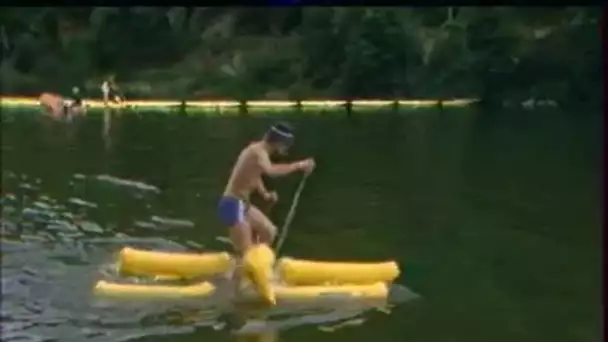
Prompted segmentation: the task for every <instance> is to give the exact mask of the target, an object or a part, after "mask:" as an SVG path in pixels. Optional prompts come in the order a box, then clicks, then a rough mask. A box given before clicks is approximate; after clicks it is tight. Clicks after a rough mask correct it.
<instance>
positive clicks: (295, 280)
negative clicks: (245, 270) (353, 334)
mask: <svg viewBox="0 0 608 342" xmlns="http://www.w3.org/2000/svg"><path fill="white" fill-rule="evenodd" d="M277 271H278V273H279V275H280V277H281V280H283V281H284V282H285V283H286V284H288V285H322V284H373V283H376V282H385V283H390V282H392V281H393V280H395V278H397V277H398V276H399V265H397V263H396V262H394V261H388V262H378V263H354V262H353V263H350V262H321V261H306V260H294V259H291V258H282V259H280V260H279V262H278V265H277Z"/></svg>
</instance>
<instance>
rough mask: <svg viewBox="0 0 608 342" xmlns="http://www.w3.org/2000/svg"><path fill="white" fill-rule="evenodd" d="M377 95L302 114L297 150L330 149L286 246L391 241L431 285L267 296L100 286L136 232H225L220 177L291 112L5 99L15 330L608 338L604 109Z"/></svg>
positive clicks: (341, 255)
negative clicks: (176, 112)
mask: <svg viewBox="0 0 608 342" xmlns="http://www.w3.org/2000/svg"><path fill="white" fill-rule="evenodd" d="M380 114H381V113H379V115H370V116H361V117H353V118H350V119H349V120H344V118H339V117H335V116H331V115H324V116H317V117H315V118H313V119H303V118H293V121H294V123H295V125H296V127H297V132H298V142H297V144H296V145H295V146H294V151H293V154H294V157H296V158H297V157H302V156H308V155H310V154H313V155H314V156H315V157H316V158H317V164H318V168H317V170H316V171H315V173H314V174H313V176H312V177H311V179H310V181H308V182H307V185H306V189H305V191H304V192H303V194H302V198H301V200H300V202H299V204H298V212H297V215H296V216H297V217H296V218H295V220H294V222H293V226H292V227H291V228H290V231H289V236H288V238H287V240H286V243H285V246H284V249H283V250H284V251H285V253H288V254H289V256H293V257H295V258H301V259H316V260H384V259H393V258H394V259H396V260H397V261H398V262H399V263H400V265H401V266H402V275H401V277H400V278H399V279H398V283H400V284H402V285H403V284H405V285H407V286H408V287H411V288H412V289H413V290H414V291H416V292H419V293H421V294H422V295H424V300H421V301H414V302H411V303H410V302H408V301H409V300H411V299H413V298H417V295H415V294H414V293H413V292H411V291H410V290H408V288H406V287H404V286H394V288H392V289H391V298H390V303H391V305H390V307H386V306H385V305H373V304H369V303H368V304H366V305H363V304H362V303H353V302H348V301H340V300H339V298H332V299H331V300H329V299H324V300H322V301H317V302H315V303H307V305H305V306H303V305H296V304H293V305H291V304H290V305H286V306H282V307H280V308H275V309H272V310H260V309H259V308H256V307H243V306H240V305H239V306H237V307H234V306H233V305H232V304H231V303H230V302H227V301H226V300H222V297H221V296H218V298H210V299H209V300H189V301H158V300H155V301H151V300H149V301H136V300H127V299H108V298H98V297H94V296H93V295H92V287H93V285H94V284H95V283H96V282H97V281H98V280H99V279H106V280H110V281H112V280H118V277H117V275H116V272H115V265H114V261H115V254H116V252H117V251H119V250H120V249H121V248H122V247H123V246H125V245H130V246H134V247H139V248H148V249H159V250H173V251H187V250H191V251H206V250H207V251H209V250H226V249H228V245H227V244H226V243H225V239H224V238H223V237H224V236H225V235H226V229H225V228H224V227H222V226H221V225H220V224H219V223H218V222H217V220H215V219H213V218H214V217H215V210H216V200H217V196H218V195H219V194H220V193H221V191H222V190H223V187H224V186H225V181H226V179H227V177H228V172H229V169H230V167H231V166H232V163H233V162H234V158H235V157H236V155H237V154H238V152H239V149H240V148H242V147H243V146H244V145H245V144H246V143H248V142H249V141H251V140H253V139H256V138H258V137H259V134H260V132H263V131H264V129H265V128H266V125H267V124H268V123H269V122H270V121H271V120H274V118H251V117H238V118H221V117H220V118H204V117H188V116H185V117H169V116H165V115H162V114H157V113H148V114H145V115H143V114H142V115H133V114H132V113H131V114H129V113H121V114H119V113H117V112H111V111H108V112H105V113H104V114H103V116H102V115H99V116H96V115H90V116H89V117H87V118H85V119H83V120H75V121H73V122H71V123H66V122H56V121H53V120H47V118H41V117H39V116H37V115H35V114H33V113H29V112H17V113H12V114H11V113H4V112H3V113H2V146H1V148H2V167H3V170H2V196H1V200H2V220H1V238H2V240H1V243H2V244H1V253H2V254H1V255H2V279H1V281H2V295H3V298H2V303H1V314H0V321H1V322H2V323H1V324H2V327H1V328H2V337H3V341H5V340H6V341H12V342H16V341H62V342H63V341H66V342H69V341H83V340H85V339H86V340H87V341H88V340H91V341H141V342H144V341H146V342H150V341H171V342H180V341H183V342H186V341H203V340H205V341H207V340H209V341H264V342H268V341H282V342H285V341H288V342H297V341H310V340H312V339H320V340H321V341H326V342H328V341H332V342H357V341H365V342H368V341H373V340H376V339H377V340H380V339H382V340H385V341H392V340H397V339H400V340H406V341H412V342H413V341H426V342H433V341H437V342H439V341H467V342H473V341H522V342H523V341H527V342H537V341H560V340H572V341H582V342H587V341H589V342H592V341H597V340H599V336H600V326H601V325H600V318H601V311H600V310H601V305H600V304H599V303H600V302H601V301H600V298H601V297H600V284H601V282H600V280H601V273H600V260H601V258H600V256H601V253H600V248H599V245H600V241H601V239H600V237H601V234H600V231H601V230H600V228H599V227H601V226H600V224H599V222H600V214H599V213H600V205H599V203H600V202H599V189H600V188H601V186H600V182H599V180H598V179H599V175H600V174H601V167H600V165H601V159H600V157H599V156H600V153H599V152H600V151H601V144H600V141H601V140H600V139H601V134H600V129H601V125H598V124H597V122H594V121H593V120H587V119H586V118H576V120H575V119H573V118H572V117H571V116H569V117H568V118H566V119H564V117H562V116H560V115H559V113H544V114H543V113H531V112H527V113H526V115H525V116H524V115H517V113H501V114H500V115H490V114H491V113H483V114H482V115H476V114H475V113H472V112H464V111H454V112H448V111H446V112H444V113H443V114H438V113H435V112H428V113H411V114H407V115H404V116H400V117H397V116H382V115H380ZM276 115H279V114H276ZM100 133H101V134H100ZM298 181H299V178H298V177H286V178H285V179H281V180H274V179H273V180H269V187H270V188H272V189H276V190H278V192H279V193H280V195H281V201H280V202H279V203H278V204H277V205H276V206H274V207H273V208H271V209H269V210H268V211H269V214H270V217H271V218H272V219H273V220H275V221H277V222H282V220H283V219H284V217H285V214H286V212H287V210H288V208H289V204H290V196H292V194H293V192H294V191H295V189H296V188H297V185H298ZM254 200H256V199H254ZM121 280H122V281H142V280H138V279H121ZM406 302H407V303H406ZM416 304H418V305H416ZM395 337H397V338H395Z"/></svg>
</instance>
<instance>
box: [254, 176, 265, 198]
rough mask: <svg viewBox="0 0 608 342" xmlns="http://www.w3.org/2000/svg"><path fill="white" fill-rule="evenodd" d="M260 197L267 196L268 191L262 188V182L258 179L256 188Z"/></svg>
mask: <svg viewBox="0 0 608 342" xmlns="http://www.w3.org/2000/svg"><path fill="white" fill-rule="evenodd" d="M256 189H257V190H258V192H259V193H260V195H262V197H265V196H266V195H267V194H268V190H267V189H266V187H265V186H264V181H263V180H262V178H261V177H260V181H259V182H258V186H257V188H256Z"/></svg>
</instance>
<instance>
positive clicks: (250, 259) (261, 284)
mask: <svg viewBox="0 0 608 342" xmlns="http://www.w3.org/2000/svg"><path fill="white" fill-rule="evenodd" d="M275 258H276V257H275V254H274V251H273V250H272V249H270V247H268V245H265V244H260V245H255V246H253V247H251V248H249V250H247V252H245V255H244V256H243V270H244V272H243V273H244V275H245V277H246V278H247V279H248V280H249V281H251V283H252V284H253V286H254V288H255V289H256V290H257V291H258V293H259V294H260V295H261V296H262V298H263V299H264V300H265V301H266V302H267V303H268V304H270V305H275V304H276V297H275V293H274V289H273V287H272V285H271V282H272V266H273V265H274V261H275Z"/></svg>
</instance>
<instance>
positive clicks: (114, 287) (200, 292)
mask: <svg viewBox="0 0 608 342" xmlns="http://www.w3.org/2000/svg"><path fill="white" fill-rule="evenodd" d="M214 291H215V286H213V284H211V283H209V282H202V283H199V284H194V285H187V286H177V285H156V284H153V285H143V284H117V283H110V282H107V281H104V280H100V281H98V282H97V284H96V285H95V289H94V292H95V294H97V295H102V296H107V297H126V298H198V297H209V296H210V295H212V294H213V292H214Z"/></svg>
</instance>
